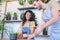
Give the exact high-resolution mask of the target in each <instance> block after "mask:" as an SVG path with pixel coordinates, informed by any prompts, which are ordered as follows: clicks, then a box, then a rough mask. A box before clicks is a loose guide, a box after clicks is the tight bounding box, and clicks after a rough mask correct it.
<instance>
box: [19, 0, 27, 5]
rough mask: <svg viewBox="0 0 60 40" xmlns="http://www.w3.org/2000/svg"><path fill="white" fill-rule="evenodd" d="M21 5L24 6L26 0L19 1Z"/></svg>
mask: <svg viewBox="0 0 60 40" xmlns="http://www.w3.org/2000/svg"><path fill="white" fill-rule="evenodd" d="M18 1H19V4H20V5H24V4H25V2H26V0H18Z"/></svg>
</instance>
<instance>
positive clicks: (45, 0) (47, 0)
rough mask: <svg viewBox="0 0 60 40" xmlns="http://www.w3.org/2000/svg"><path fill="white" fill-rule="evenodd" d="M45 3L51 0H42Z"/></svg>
mask: <svg viewBox="0 0 60 40" xmlns="http://www.w3.org/2000/svg"><path fill="white" fill-rule="evenodd" d="M41 1H42V2H43V3H48V2H49V1H50V0H41Z"/></svg>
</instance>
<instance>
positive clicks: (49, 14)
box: [28, 0, 60, 40]
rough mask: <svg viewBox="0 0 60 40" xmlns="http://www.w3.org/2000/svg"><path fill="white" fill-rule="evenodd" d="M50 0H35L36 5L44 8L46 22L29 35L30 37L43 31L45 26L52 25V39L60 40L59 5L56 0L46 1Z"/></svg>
mask: <svg viewBox="0 0 60 40" xmlns="http://www.w3.org/2000/svg"><path fill="white" fill-rule="evenodd" d="M46 1H48V0H37V1H36V0H35V1H34V7H35V8H38V9H43V10H44V21H45V22H44V23H43V24H42V25H40V27H38V28H37V29H36V30H35V32H34V33H33V34H31V35H29V36H28V39H31V38H32V37H35V36H36V35H37V34H39V33H40V32H41V31H43V29H44V28H46V27H49V26H50V25H52V27H51V32H50V40H60V15H59V11H58V10H59V5H58V3H57V2H56V1H55V0H50V1H49V2H48V3H47V4H45V3H44V2H46Z"/></svg>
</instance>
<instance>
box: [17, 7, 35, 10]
mask: <svg viewBox="0 0 60 40" xmlns="http://www.w3.org/2000/svg"><path fill="white" fill-rule="evenodd" d="M28 9H36V8H34V7H26V8H18V10H28Z"/></svg>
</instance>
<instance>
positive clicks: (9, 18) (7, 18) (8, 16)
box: [6, 12, 11, 20]
mask: <svg viewBox="0 0 60 40" xmlns="http://www.w3.org/2000/svg"><path fill="white" fill-rule="evenodd" d="M6 20H11V14H10V12H7V14H6Z"/></svg>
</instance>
